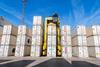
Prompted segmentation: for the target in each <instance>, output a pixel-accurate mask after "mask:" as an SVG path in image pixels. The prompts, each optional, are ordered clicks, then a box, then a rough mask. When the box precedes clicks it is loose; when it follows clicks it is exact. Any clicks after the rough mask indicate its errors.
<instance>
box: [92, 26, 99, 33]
mask: <svg viewBox="0 0 100 67" xmlns="http://www.w3.org/2000/svg"><path fill="white" fill-rule="evenodd" d="M92 29H93V34H94V35H100V25H93V26H92Z"/></svg>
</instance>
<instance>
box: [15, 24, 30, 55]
mask: <svg viewBox="0 0 100 67" xmlns="http://www.w3.org/2000/svg"><path fill="white" fill-rule="evenodd" d="M30 47H31V35H30V30H29V29H27V28H26V26H25V25H19V26H18V34H17V42H16V50H15V56H17V57H22V56H29V55H30Z"/></svg>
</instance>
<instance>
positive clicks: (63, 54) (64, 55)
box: [62, 46, 68, 57]
mask: <svg viewBox="0 0 100 67" xmlns="http://www.w3.org/2000/svg"><path fill="white" fill-rule="evenodd" d="M67 50H68V49H67V47H64V46H63V47H62V57H67Z"/></svg>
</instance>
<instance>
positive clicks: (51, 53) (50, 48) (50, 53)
mask: <svg viewBox="0 0 100 67" xmlns="http://www.w3.org/2000/svg"><path fill="white" fill-rule="evenodd" d="M47 56H48V57H56V46H48V47H47Z"/></svg>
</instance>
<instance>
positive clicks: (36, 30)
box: [32, 26, 43, 35]
mask: <svg viewBox="0 0 100 67" xmlns="http://www.w3.org/2000/svg"><path fill="white" fill-rule="evenodd" d="M32 34H33V35H42V34H43V29H42V26H33V29H32Z"/></svg>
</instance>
